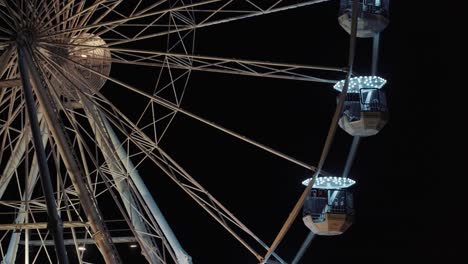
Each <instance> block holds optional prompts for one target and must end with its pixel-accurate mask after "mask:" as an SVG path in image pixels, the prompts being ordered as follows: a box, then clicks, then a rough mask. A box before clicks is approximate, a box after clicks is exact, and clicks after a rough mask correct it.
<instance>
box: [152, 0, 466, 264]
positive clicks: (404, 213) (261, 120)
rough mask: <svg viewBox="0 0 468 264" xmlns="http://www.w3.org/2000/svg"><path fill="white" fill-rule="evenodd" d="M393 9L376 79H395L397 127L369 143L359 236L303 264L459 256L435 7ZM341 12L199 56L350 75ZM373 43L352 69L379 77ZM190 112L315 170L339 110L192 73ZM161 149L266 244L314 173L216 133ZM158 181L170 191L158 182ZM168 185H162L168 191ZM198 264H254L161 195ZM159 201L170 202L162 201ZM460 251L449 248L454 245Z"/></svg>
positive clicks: (320, 243)
mask: <svg viewBox="0 0 468 264" xmlns="http://www.w3.org/2000/svg"><path fill="white" fill-rule="evenodd" d="M407 2H408V1H392V2H391V6H390V20H391V22H390V25H389V27H388V28H387V29H386V30H385V31H384V32H383V33H382V34H381V42H380V43H381V47H380V61H379V67H378V72H379V75H380V76H382V77H383V78H385V79H387V80H388V83H387V85H386V88H385V90H386V92H387V95H388V104H389V109H390V120H389V123H388V124H387V125H386V127H385V128H384V129H383V130H382V131H381V133H379V134H378V135H377V136H374V137H369V138H365V139H364V140H362V144H361V145H360V147H359V151H358V156H357V158H356V161H355V164H354V166H353V168H352V171H351V174H350V177H352V178H353V179H355V180H356V181H357V184H356V186H355V188H354V190H355V203H356V208H357V216H356V222H355V224H354V225H353V226H352V227H351V228H350V229H349V230H348V231H346V233H345V234H343V235H341V236H335V237H317V238H316V239H315V240H314V241H313V242H312V244H311V247H310V248H309V250H308V251H307V253H306V254H305V256H304V258H303V263H313V262H319V261H320V262H325V263H339V262H343V261H350V262H351V263H355V262H358V261H359V262H361V261H365V262H367V261H372V262H377V263H385V262H394V261H401V260H419V261H421V260H426V261H429V262H437V261H439V260H445V261H447V260H449V259H450V258H454V257H455V255H456V254H457V253H459V252H458V251H457V250H458V249H457V247H455V243H453V242H452V240H450V239H448V237H447V235H448V234H453V232H454V231H456V230H457V227H451V226H450V220H447V219H448V218H449V217H450V210H449V208H450V206H447V204H445V203H444V202H443V201H444V199H446V198H447V194H448V193H446V192H444V191H440V190H439V189H438V185H439V183H440V181H441V173H442V172H441V170H440V169H439V160H440V157H441V152H440V146H441V144H442V143H441V141H440V139H439V137H440V136H439V120H440V119H439V118H440V117H439V114H438V111H437V103H436V102H437V94H438V91H439V89H440V88H441V87H440V83H439V80H438V78H437V69H438V67H440V57H439V56H440V55H439V53H438V49H439V41H440V38H439V37H440V36H439V31H438V29H437V28H436V23H435V21H434V20H432V19H430V18H428V17H425V16H424V14H425V13H428V12H430V10H429V9H428V8H426V7H422V6H416V5H414V6H411V5H408V3H407ZM337 13H338V1H332V2H330V3H322V4H318V5H315V6H310V7H305V8H300V9H295V10H291V11H285V12H281V13H278V14H270V15H265V16H261V17H257V18H251V19H246V20H243V21H237V22H232V23H228V24H223V25H218V26H213V27H209V28H203V29H200V30H198V31H197V37H196V48H195V54H202V55H213V56H221V57H235V58H246V59H258V60H268V61H280V62H291V63H303V64H310V65H327V66H346V65H347V59H348V48H349V47H348V46H349V36H348V34H347V33H346V32H345V31H344V30H342V29H341V27H340V26H339V24H338V23H337ZM371 52H372V40H370V39H359V40H358V43H357V53H356V62H355V65H354V69H355V71H356V72H357V73H360V74H362V75H367V74H370V64H371ZM189 87H190V88H189V89H188V92H187V94H186V97H185V99H184V102H183V104H182V107H183V108H184V109H187V110H189V111H192V112H194V113H196V114H198V115H200V116H202V117H205V118H207V119H209V120H211V121H214V122H216V123H218V124H221V125H223V126H225V127H227V128H230V129H232V130H234V131H237V132H239V133H241V134H243V135H246V136H248V137H250V138H252V139H255V140H257V141H259V142H262V143H264V144H266V145H268V146H271V147H273V148H275V149H278V150H281V151H282V152H284V153H287V154H290V155H291V156H293V157H296V158H298V159H299V160H302V161H305V162H307V163H310V164H317V163H318V160H319V157H320V153H321V150H322V147H323V144H324V141H325V137H326V135H327V132H328V128H329V126H330V121H331V118H332V115H333V112H334V109H335V106H336V104H335V102H336V95H337V93H336V92H335V91H333V90H332V87H331V85H326V84H318V83H309V82H300V81H286V80H273V79H262V78H254V77H243V76H229V75H223V74H214V73H213V74H206V73H200V72H194V73H193V74H192V76H191V80H190V83H189ZM351 140H352V138H351V137H350V136H349V135H347V134H345V133H344V132H343V131H341V130H339V131H338V133H337V135H336V137H335V141H334V144H333V147H332V150H331V153H330V155H329V157H328V159H327V162H326V164H325V170H327V171H330V172H333V173H335V174H337V175H339V174H340V173H341V172H342V170H343V167H344V164H345V160H346V156H347V153H348V150H349V147H350V143H351ZM163 147H165V148H166V149H167V150H168V152H169V153H170V154H172V155H174V156H175V157H176V158H177V159H178V160H179V162H180V163H181V164H182V165H184V166H185V168H186V169H187V170H188V171H189V172H191V173H192V175H194V176H195V177H196V179H197V180H199V181H200V182H201V183H202V184H203V185H204V186H205V187H206V188H207V189H208V190H209V191H210V192H211V193H212V194H213V195H214V196H215V197H217V198H218V199H219V200H220V201H221V202H223V203H224V204H225V205H226V206H227V207H228V208H229V209H230V210H232V212H234V213H235V214H236V215H237V216H238V217H239V218H240V219H241V220H242V221H244V223H245V224H247V226H249V227H250V228H251V229H252V230H253V231H254V232H255V233H256V234H257V235H259V236H260V237H261V238H262V239H264V241H265V242H266V243H267V244H271V242H272V241H273V239H274V238H275V236H276V234H277V233H278V231H279V230H280V228H281V226H282V224H283V223H284V221H285V220H286V218H287V216H288V214H289V212H290V211H291V209H292V207H293V206H294V204H295V202H296V201H297V199H298V198H299V196H300V194H301V192H302V191H303V188H304V187H303V186H302V185H301V181H302V180H304V179H306V178H308V177H310V176H311V174H310V172H308V171H305V170H304V169H302V168H301V167H297V166H296V165H294V164H291V163H289V162H287V161H284V160H281V159H279V158H277V157H275V156H273V155H271V154H268V153H266V152H264V151H262V150H259V149H256V148H255V147H252V146H249V145H248V144H246V143H243V142H240V141H239V140H237V139H234V138H231V137H230V136H228V135H224V134H222V133H221V132H219V131H216V130H214V129H212V128H209V127H207V126H206V125H203V124H200V123H197V122H196V121H193V120H190V119H188V118H186V117H184V116H178V117H177V118H176V120H175V122H174V123H173V125H172V126H171V128H170V130H169V133H168V135H167V137H166V138H165V139H164V141H163ZM161 180H162V179H161ZM163 181H164V180H163ZM151 188H153V189H154V190H155V196H156V199H158V201H159V203H160V204H161V207H162V208H163V210H164V212H165V213H166V214H167V218H168V220H169V221H170V222H171V224H172V225H173V226H174V230H175V232H176V234H177V236H178V237H179V239H180V241H181V243H182V245H183V246H184V247H185V248H186V250H187V251H188V252H189V254H190V255H192V256H193V259H194V262H195V263H256V260H255V258H254V257H253V256H252V255H249V253H248V252H247V250H245V249H243V248H242V246H241V245H240V244H239V243H237V242H236V241H235V240H234V238H231V237H230V236H229V235H228V233H227V232H226V231H224V230H223V229H222V228H221V227H219V226H217V223H216V222H215V221H214V220H211V219H210V218H209V217H208V216H207V214H206V213H204V212H202V210H201V209H200V208H197V206H196V205H195V203H193V202H191V201H189V199H188V198H186V196H185V194H183V193H182V192H181V191H178V190H174V191H173V192H172V191H170V192H169V193H168V191H167V189H166V187H165V186H163V184H162V183H161V182H159V183H158V182H156V181H155V183H154V185H152V187H151ZM160 197H161V198H160ZM159 198H160V199H159ZM307 233H308V230H307V228H306V227H305V226H304V225H303V224H302V220H301V219H300V217H298V219H297V220H296V222H295V224H294V225H293V227H292V228H291V231H290V232H289V233H288V235H287V236H286V238H285V240H283V242H282V244H281V245H280V247H279V253H280V255H281V256H282V257H283V258H284V259H285V260H287V261H291V260H292V258H293V257H294V255H295V253H296V252H297V250H298V248H299V246H300V245H301V243H302V241H303V239H304V238H305V236H306V235H307ZM452 243H453V244H452Z"/></svg>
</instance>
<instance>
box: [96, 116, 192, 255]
mask: <svg viewBox="0 0 468 264" xmlns="http://www.w3.org/2000/svg"><path fill="white" fill-rule="evenodd" d="M100 115H101V116H102V119H103V122H104V125H105V127H106V130H107V132H108V134H109V137H110V139H111V142H112V144H113V147H114V148H115V151H116V153H117V155H118V156H119V159H120V161H121V162H122V164H123V165H124V166H125V169H126V170H127V173H128V175H129V176H130V178H131V179H132V181H133V184H135V187H136V188H137V189H138V192H139V193H140V194H141V196H142V198H143V200H144V201H145V203H146V205H147V206H148V208H149V210H150V212H151V215H152V216H153V217H154V219H155V220H156V222H157V223H158V225H159V227H160V228H161V231H162V232H163V233H164V236H165V237H166V239H167V241H168V242H169V245H171V248H172V250H174V253H175V254H176V257H177V261H178V263H179V264H191V263H192V257H190V255H189V254H187V252H186V251H185V250H184V249H183V248H182V245H181V244H180V242H179V240H178V239H177V237H176V235H175V234H174V232H173V231H172V229H171V227H170V226H169V223H168V222H167V221H166V218H165V217H164V215H163V213H162V212H161V210H160V209H159V207H158V205H157V204H156V201H155V200H154V198H153V196H152V195H151V192H150V191H149V190H148V188H147V187H146V185H145V183H144V182H143V180H142V178H141V176H140V174H139V173H138V171H137V170H136V168H135V166H134V165H133V162H132V161H131V160H130V158H129V156H128V153H127V152H126V151H125V149H124V148H123V147H122V144H121V142H120V140H119V139H118V138H117V135H116V134H115V132H114V130H113V128H112V127H111V125H110V124H109V122H108V121H107V119H106V118H105V116H104V114H103V113H100Z"/></svg>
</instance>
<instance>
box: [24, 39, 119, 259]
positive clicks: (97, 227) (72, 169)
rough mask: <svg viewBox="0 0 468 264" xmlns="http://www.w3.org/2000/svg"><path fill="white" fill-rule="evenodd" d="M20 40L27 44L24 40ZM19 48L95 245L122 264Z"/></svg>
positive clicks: (53, 113) (29, 61) (38, 81)
mask: <svg viewBox="0 0 468 264" xmlns="http://www.w3.org/2000/svg"><path fill="white" fill-rule="evenodd" d="M23 38H24V37H23ZM20 42H21V41H20ZM23 42H24V43H27V41H23ZM19 50H20V53H21V54H22V56H23V59H24V64H25V65H30V68H29V70H30V73H31V81H32V86H33V88H34V91H35V94H36V96H37V99H38V101H39V105H40V106H41V108H42V110H43V112H44V117H45V120H46V122H47V127H48V129H49V131H50V132H51V135H52V136H53V138H54V140H55V142H56V143H57V146H58V150H59V153H60V156H61V157H62V159H63V162H64V164H65V167H66V169H67V172H68V173H69V175H70V180H71V181H72V183H73V186H74V187H75V191H76V193H77V195H78V198H79V199H80V203H81V205H82V208H83V211H84V212H85V214H86V217H87V220H88V222H89V224H90V227H91V230H92V236H93V239H94V241H95V242H96V246H97V247H98V249H99V251H100V252H101V254H102V256H103V258H104V260H105V262H106V263H121V262H122V261H121V259H120V257H119V255H118V253H117V250H116V249H115V246H114V244H113V242H112V239H111V236H110V234H109V231H108V230H107V228H106V226H105V224H104V219H103V218H102V216H101V213H100V211H99V209H98V207H97V204H96V201H95V199H94V197H93V196H92V192H91V191H90V190H89V188H88V187H89V186H88V185H87V184H86V183H85V181H84V179H85V176H84V175H83V172H82V170H81V168H80V166H79V164H78V161H77V159H76V157H75V156H74V155H73V151H72V150H71V143H70V142H69V139H68V138H67V135H66V133H65V131H64V129H63V127H62V123H61V122H60V118H59V117H58V116H57V114H58V113H57V112H56V109H54V102H52V101H51V100H50V99H49V95H48V94H47V91H46V90H45V89H44V87H43V86H42V81H41V79H40V76H39V74H38V72H37V70H36V68H35V67H36V66H35V65H34V62H33V59H32V56H31V53H30V52H31V51H30V47H29V46H27V45H26V44H25V45H20V47H19Z"/></svg>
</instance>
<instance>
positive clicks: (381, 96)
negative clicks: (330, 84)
mask: <svg viewBox="0 0 468 264" xmlns="http://www.w3.org/2000/svg"><path fill="white" fill-rule="evenodd" d="M385 83H386V80H385V79H383V78H380V77H377V76H359V77H354V78H351V79H350V81H349V84H348V90H347V93H346V99H345V101H344V106H343V114H342V116H341V118H340V120H339V121H338V125H339V126H340V127H341V128H342V129H343V130H345V131H346V132H347V133H348V134H350V135H351V136H359V137H367V136H373V135H375V134H377V133H378V132H379V131H380V130H381V129H382V128H383V127H384V126H385V124H386V123H387V120H388V109H387V101H386V98H385V93H384V91H383V90H382V89H381V88H382V87H383V86H384V85H385ZM344 84H345V80H342V81H339V82H338V83H336V84H335V86H334V88H335V90H337V91H339V92H341V91H342V90H343V86H344Z"/></svg>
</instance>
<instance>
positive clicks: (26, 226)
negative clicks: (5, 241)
mask: <svg viewBox="0 0 468 264" xmlns="http://www.w3.org/2000/svg"><path fill="white" fill-rule="evenodd" d="M88 226H89V224H88V223H83V222H80V221H65V222H63V227H64V228H72V227H88ZM28 229H47V223H46V222H38V223H25V224H0V230H1V231H5V230H28Z"/></svg>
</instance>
